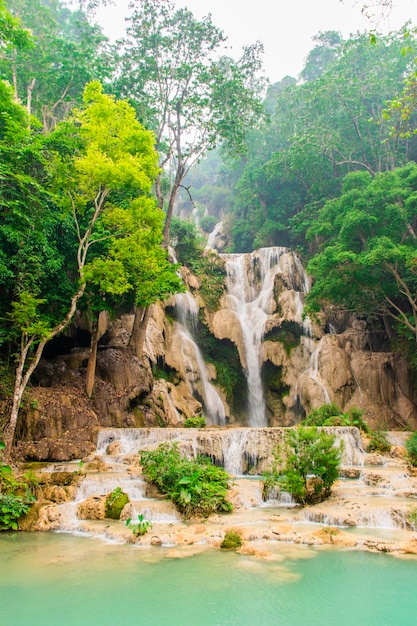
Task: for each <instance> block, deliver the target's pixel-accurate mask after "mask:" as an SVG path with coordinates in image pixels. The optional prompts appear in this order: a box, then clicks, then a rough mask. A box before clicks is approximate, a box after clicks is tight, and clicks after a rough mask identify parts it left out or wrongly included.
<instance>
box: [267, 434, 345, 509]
mask: <svg viewBox="0 0 417 626" xmlns="http://www.w3.org/2000/svg"><path fill="white" fill-rule="evenodd" d="M334 442H335V436H334V435H331V434H327V433H325V432H323V431H321V432H319V431H318V430H317V428H316V427H311V428H297V429H292V430H289V431H287V433H286V434H285V437H284V445H283V449H282V453H283V458H284V461H282V456H281V450H279V449H278V450H276V452H275V465H274V467H273V469H272V471H271V472H266V473H265V474H264V494H268V493H269V492H270V491H271V490H272V489H273V488H274V487H275V486H277V485H278V486H279V487H280V489H282V490H283V491H287V492H288V493H290V494H291V495H292V496H293V498H294V499H295V500H296V501H297V502H299V503H300V504H314V503H316V502H321V501H322V500H325V499H326V498H327V497H328V496H329V495H330V492H331V487H332V485H333V483H334V482H335V480H337V478H338V467H339V464H340V457H341V450H340V448H336V447H334Z"/></svg>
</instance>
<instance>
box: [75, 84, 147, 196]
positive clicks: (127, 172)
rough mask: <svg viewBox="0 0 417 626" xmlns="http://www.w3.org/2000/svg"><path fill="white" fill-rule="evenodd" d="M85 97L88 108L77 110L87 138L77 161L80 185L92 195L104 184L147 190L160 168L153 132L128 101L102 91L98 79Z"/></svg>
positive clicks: (135, 190)
mask: <svg viewBox="0 0 417 626" xmlns="http://www.w3.org/2000/svg"><path fill="white" fill-rule="evenodd" d="M84 101H85V103H86V107H85V109H83V110H82V111H79V112H76V113H75V120H76V121H77V122H79V123H80V124H81V127H80V133H81V137H82V138H84V141H85V153H84V154H82V155H80V156H78V157H77V158H76V159H75V161H74V167H75V170H76V172H77V173H78V175H79V178H78V181H77V182H78V184H79V185H80V187H81V189H82V190H83V191H84V192H85V193H86V194H88V195H89V196H90V199H93V198H95V197H96V194H97V190H98V189H99V188H101V187H107V188H108V189H112V190H117V189H122V188H127V189H128V190H129V191H130V193H132V191H133V192H134V193H136V194H137V193H138V192H139V191H140V193H148V192H149V191H150V189H151V186H152V183H153V181H154V179H155V176H156V175H157V172H158V167H157V159H158V156H157V154H156V152H155V150H154V137H153V135H152V133H150V132H149V131H146V130H145V129H144V128H143V126H142V125H141V124H140V123H139V122H138V121H137V119H136V117H135V111H134V109H133V108H132V107H131V106H129V105H128V103H127V102H124V101H120V100H119V101H115V99H114V98H112V97H111V96H108V95H105V94H103V92H102V87H101V85H100V84H99V83H90V84H89V85H87V87H86V89H85V93H84Z"/></svg>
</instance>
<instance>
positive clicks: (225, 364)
mask: <svg viewBox="0 0 417 626" xmlns="http://www.w3.org/2000/svg"><path fill="white" fill-rule="evenodd" d="M196 334H197V336H198V338H199V345H200V346H201V351H202V353H203V356H204V360H205V361H206V362H207V363H212V364H213V365H214V366H215V368H216V374H217V376H216V384H217V385H219V386H220V387H221V388H222V389H223V390H224V392H225V394H226V399H227V402H228V404H229V406H230V407H232V408H233V412H234V413H235V414H237V413H238V412H239V409H241V410H243V407H244V403H245V398H246V397H247V383H246V378H245V374H244V372H243V369H242V364H241V362H240V358H239V353H238V351H237V348H236V346H235V344H234V343H232V342H231V341H230V340H228V339H223V340H219V339H216V338H215V337H214V336H213V335H212V333H211V332H210V331H209V329H208V327H207V326H206V324H204V323H203V322H201V321H199V324H198V328H197V331H196Z"/></svg>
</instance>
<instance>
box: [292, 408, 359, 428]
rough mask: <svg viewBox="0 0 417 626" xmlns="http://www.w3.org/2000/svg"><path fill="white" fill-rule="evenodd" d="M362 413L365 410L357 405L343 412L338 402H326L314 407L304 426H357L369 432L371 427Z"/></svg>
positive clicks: (304, 421)
mask: <svg viewBox="0 0 417 626" xmlns="http://www.w3.org/2000/svg"><path fill="white" fill-rule="evenodd" d="M362 415H363V411H361V410H360V409H358V408H356V407H352V408H350V409H349V410H348V411H347V412H346V413H342V411H341V409H340V408H339V407H338V406H337V405H336V404H334V403H331V404H324V405H323V406H321V407H319V408H318V409H313V410H312V411H311V413H310V414H309V415H308V416H307V417H306V418H305V420H303V422H302V424H303V425H304V426H355V427H356V428H359V430H362V431H363V432H365V433H367V432H369V427H368V424H367V423H366V422H365V420H364V419H363V418H362Z"/></svg>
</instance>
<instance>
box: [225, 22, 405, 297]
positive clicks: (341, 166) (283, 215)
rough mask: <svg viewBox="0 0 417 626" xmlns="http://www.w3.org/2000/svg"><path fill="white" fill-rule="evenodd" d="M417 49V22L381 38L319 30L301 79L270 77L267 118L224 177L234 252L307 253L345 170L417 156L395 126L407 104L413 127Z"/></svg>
mask: <svg viewBox="0 0 417 626" xmlns="http://www.w3.org/2000/svg"><path fill="white" fill-rule="evenodd" d="M404 47H406V48H407V49H408V50H409V51H410V53H409V54H406V55H404V54H403V49H404ZM416 52H417V34H416V31H415V30H413V31H412V32H411V33H408V35H407V33H405V32H404V30H403V29H401V30H400V31H398V32H397V33H391V34H390V35H387V36H385V37H384V36H378V38H377V41H376V43H375V45H371V44H370V42H369V36H368V35H367V34H356V35H354V36H351V37H350V39H349V40H348V41H343V40H341V38H340V35H339V34H338V33H334V32H331V31H330V32H325V33H320V34H319V35H318V36H317V37H316V39H315V46H314V48H313V50H312V51H311V52H310V54H309V55H308V56H307V58H306V66H305V68H304V70H303V72H302V73H301V76H302V78H303V80H302V81H298V84H297V81H296V80H295V79H291V77H285V78H284V79H283V80H282V81H281V82H280V83H276V84H274V85H271V86H270V88H269V91H268V95H267V99H266V101H265V106H266V107H267V109H268V111H270V112H271V123H270V125H269V126H268V127H267V128H265V129H263V130H262V131H256V132H251V133H250V134H249V135H248V147H249V148H248V155H247V156H246V157H245V159H244V160H243V159H242V160H241V161H240V162H239V163H232V164H226V166H225V167H224V168H222V170H221V171H220V177H219V178H220V181H219V182H220V183H222V182H224V183H227V184H228V187H229V189H231V198H232V202H231V204H232V210H233V214H232V216H231V218H232V219H231V220H230V222H231V232H232V235H233V251H235V252H247V251H251V250H252V249H253V248H254V247H259V246H270V245H288V246H292V247H295V246H297V247H299V248H300V249H302V251H303V252H304V253H306V254H307V255H309V256H310V255H311V254H312V253H314V252H315V251H317V246H318V245H320V244H321V238H320V237H314V238H313V237H311V238H309V240H308V241H307V242H306V239H305V234H306V231H308V230H309V228H310V227H311V226H313V227H314V225H315V222H316V219H317V213H318V211H319V209H320V208H321V207H322V206H323V204H324V202H326V201H327V200H330V199H332V198H335V197H337V196H338V195H339V194H340V190H341V182H342V179H343V178H344V176H345V175H346V174H347V173H348V172H352V171H366V172H368V173H369V174H370V175H371V176H374V174H375V173H377V172H384V171H390V170H392V169H393V168H394V167H400V166H403V165H404V164H405V163H406V162H407V161H409V160H415V154H416V152H415V150H416V146H417V140H416V137H415V136H408V137H407V136H401V134H399V133H396V134H394V133H393V132H392V128H393V124H395V122H397V125H396V126H397V128H398V127H399V126H401V120H400V118H401V114H402V112H404V113H405V114H406V115H407V114H408V113H409V112H412V115H411V118H409V119H407V120H402V122H403V124H402V126H404V122H405V123H406V125H407V126H408V127H410V125H412V124H414V126H415V115H416V114H415V84H416V79H415V76H414V78H413V77H412V74H413V73H414V72H415V62H414V60H413V58H414V57H415V56H416ZM410 68H411V76H410ZM405 76H410V81H409V84H408V88H407V85H406V89H405V92H404V98H403V99H402V103H399V104H398V108H397V109H396V111H395V112H394V113H395V114H394V116H393V117H395V121H394V119H387V118H386V116H385V115H384V110H385V109H386V107H387V101H389V100H391V99H393V98H394V99H396V96H397V94H398V93H400V92H401V91H403V87H404V82H403V81H404V77H405ZM407 97H408V102H407ZM335 286H336V287H337V284H336V285H335Z"/></svg>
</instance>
